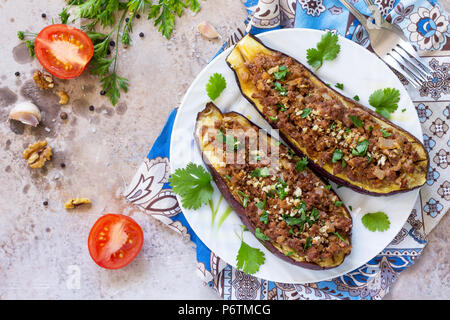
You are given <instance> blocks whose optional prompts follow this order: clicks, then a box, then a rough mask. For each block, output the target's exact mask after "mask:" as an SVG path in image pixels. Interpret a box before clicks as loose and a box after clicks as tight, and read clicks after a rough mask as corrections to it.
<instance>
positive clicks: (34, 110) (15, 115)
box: [9, 101, 42, 127]
mask: <svg viewBox="0 0 450 320" xmlns="http://www.w3.org/2000/svg"><path fill="white" fill-rule="evenodd" d="M9 119H13V120H17V121H20V122H22V123H24V124H28V125H30V126H33V127H36V126H37V125H38V124H39V122H40V121H41V119H42V117H41V111H40V110H39V108H38V107H36V105H34V104H33V103H31V102H28V101H25V102H20V103H18V104H17V105H16V106H15V107H14V108H12V109H11V111H10V112H9Z"/></svg>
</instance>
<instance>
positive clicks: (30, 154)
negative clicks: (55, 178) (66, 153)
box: [22, 140, 53, 169]
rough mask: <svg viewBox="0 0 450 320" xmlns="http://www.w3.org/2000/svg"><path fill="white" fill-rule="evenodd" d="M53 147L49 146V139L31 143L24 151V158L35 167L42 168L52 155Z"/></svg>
mask: <svg viewBox="0 0 450 320" xmlns="http://www.w3.org/2000/svg"><path fill="white" fill-rule="evenodd" d="M52 154H53V153H52V148H50V146H47V141H45V140H44V141H38V142H36V143H33V144H30V145H29V146H28V148H26V149H25V150H24V151H23V154H22V156H23V158H24V159H25V160H27V163H28V165H29V166H30V167H31V168H33V169H36V168H42V167H43V166H44V164H45V162H46V161H47V160H50V158H51V157H52Z"/></svg>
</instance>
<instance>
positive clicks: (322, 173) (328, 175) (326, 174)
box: [225, 34, 430, 197]
mask: <svg viewBox="0 0 450 320" xmlns="http://www.w3.org/2000/svg"><path fill="white" fill-rule="evenodd" d="M247 36H249V37H251V38H252V39H254V40H255V41H257V42H259V43H260V44H261V45H262V46H264V47H265V48H267V49H269V50H271V51H272V52H280V51H278V50H275V49H272V48H270V47H268V46H267V45H265V44H264V43H263V42H262V41H261V40H260V39H259V38H257V37H255V36H253V35H251V34H248V35H247ZM280 53H281V54H283V55H284V56H288V55H286V54H284V53H282V52H280ZM289 57H291V56H289ZM291 58H292V59H293V60H294V61H295V62H297V63H299V64H301V65H302V66H303V67H304V68H305V69H306V70H308V71H309V72H310V73H311V74H313V75H315V74H314V72H312V71H311V70H310V69H309V68H308V67H307V66H305V65H304V64H303V63H301V62H300V61H298V60H296V59H295V58H293V57H291ZM225 61H226V63H227V65H228V67H229V68H230V69H231V70H232V71H233V73H234V77H235V79H236V83H237V85H238V87H239V90H240V91H241V93H242V95H243V96H244V97H245V99H247V101H248V102H249V103H250V104H251V105H252V106H253V108H254V109H255V110H256V111H257V112H258V113H259V114H260V115H261V116H262V117H263V118H264V119H265V120H266V121H267V123H268V124H269V125H270V126H271V127H272V128H273V129H278V130H279V129H280V128H279V127H278V126H277V125H276V124H275V123H272V122H271V121H269V119H268V117H267V116H266V115H264V113H263V112H262V111H261V110H259V109H258V107H257V106H256V105H255V103H254V102H253V101H252V99H251V97H248V96H247V95H246V94H245V93H244V91H243V90H242V87H241V83H240V80H239V77H238V75H237V72H236V71H235V70H234V69H233V67H232V66H231V64H230V63H229V62H228V59H226V60H225ZM315 76H316V75H315ZM316 78H317V79H318V80H319V81H320V82H321V83H322V84H323V85H324V86H327V84H326V83H325V82H323V81H322V79H320V78H319V77H318V76H316ZM327 87H328V88H329V89H331V90H332V91H334V92H335V93H337V94H339V95H340V96H341V97H343V98H344V99H345V100H346V101H347V102H350V103H353V104H356V105H357V106H358V107H360V108H361V109H363V110H364V111H366V112H368V113H369V114H370V115H372V116H374V117H376V118H378V119H381V120H382V121H384V122H386V123H387V124H389V125H390V126H392V127H394V128H396V129H398V130H400V131H402V132H406V133H408V132H407V131H406V130H404V129H402V128H401V127H399V126H398V125H396V124H394V123H392V122H391V121H389V120H388V119H386V118H384V117H382V116H381V115H379V114H378V113H376V112H375V111H373V110H371V109H369V108H367V107H366V106H364V105H362V104H360V103H359V102H357V101H355V100H353V99H351V98H349V97H347V96H345V95H343V94H341V93H340V92H338V91H337V90H335V89H334V88H332V87H330V86H327ZM279 135H280V137H281V138H282V140H283V141H284V142H285V143H286V144H287V145H288V146H289V147H290V148H291V149H292V150H293V151H294V152H295V153H296V154H297V155H298V156H299V157H306V158H308V167H309V168H310V169H311V170H313V171H314V172H315V173H316V174H318V175H319V176H323V177H324V178H326V179H328V180H330V181H333V182H334V183H336V184H338V185H339V186H342V187H347V188H349V189H352V190H353V191H356V192H358V193H361V194H365V195H370V196H378V197H379V196H391V195H394V194H398V193H404V192H409V191H412V190H415V189H418V188H421V187H422V186H423V185H424V184H425V182H426V179H425V181H424V183H423V184H422V185H418V186H415V187H413V188H410V189H401V190H395V191H391V192H388V193H379V192H373V191H369V190H365V189H361V188H360V187H358V186H355V185H353V184H351V183H350V182H349V181H346V180H343V179H342V178H339V177H336V176H335V175H333V174H331V173H330V172H328V171H326V170H325V169H323V168H322V167H321V166H320V165H318V164H316V163H315V162H314V161H313V160H312V159H310V158H309V157H308V156H307V155H305V154H304V153H303V152H302V151H301V150H300V149H299V148H298V147H297V146H296V145H295V144H293V143H292V142H290V140H289V139H288V137H287V136H286V135H285V134H284V133H283V132H281V130H279ZM408 135H409V136H411V137H412V138H413V140H414V141H415V143H417V144H419V145H420V146H421V147H422V148H423V149H424V150H425V154H426V156H427V166H426V169H425V174H426V173H427V172H428V170H429V167H430V156H429V154H428V152H426V149H425V146H424V145H423V143H422V142H420V141H419V140H418V139H417V138H416V137H415V136H413V135H412V134H409V133H408ZM422 161H423V160H422Z"/></svg>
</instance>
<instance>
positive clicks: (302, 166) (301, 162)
mask: <svg viewBox="0 0 450 320" xmlns="http://www.w3.org/2000/svg"><path fill="white" fill-rule="evenodd" d="M307 165H308V158H307V157H303V158H302V159H300V160H298V161H297V162H296V163H295V170H296V171H299V172H301V171H303V170H305V168H306V166H307Z"/></svg>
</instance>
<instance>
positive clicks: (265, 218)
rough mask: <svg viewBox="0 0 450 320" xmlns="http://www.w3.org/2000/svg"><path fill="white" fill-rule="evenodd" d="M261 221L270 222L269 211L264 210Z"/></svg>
mask: <svg viewBox="0 0 450 320" xmlns="http://www.w3.org/2000/svg"><path fill="white" fill-rule="evenodd" d="M259 221H261V222H264V224H267V223H268V222H269V212H267V211H265V210H264V211H263V213H262V214H261V216H260V217H259Z"/></svg>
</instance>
